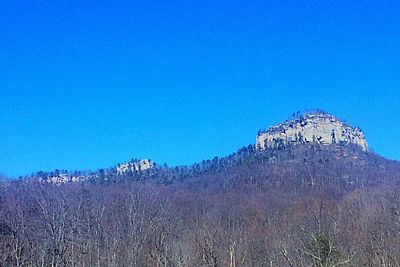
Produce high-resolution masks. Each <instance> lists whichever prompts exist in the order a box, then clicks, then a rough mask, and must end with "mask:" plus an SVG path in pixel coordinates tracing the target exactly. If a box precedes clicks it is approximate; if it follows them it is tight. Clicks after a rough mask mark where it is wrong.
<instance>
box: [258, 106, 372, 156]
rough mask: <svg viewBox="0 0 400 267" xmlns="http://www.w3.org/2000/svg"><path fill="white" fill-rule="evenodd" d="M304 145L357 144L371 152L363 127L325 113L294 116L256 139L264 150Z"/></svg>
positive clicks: (305, 113)
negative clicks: (351, 124)
mask: <svg viewBox="0 0 400 267" xmlns="http://www.w3.org/2000/svg"><path fill="white" fill-rule="evenodd" d="M302 143H318V144H323V145H329V144H340V145H349V144H355V145H358V146H360V147H361V148H362V149H363V150H364V151H368V143H367V141H366V140H365V136H364V133H363V132H362V131H361V129H360V128H358V127H352V126H350V125H348V124H347V123H345V122H344V121H342V120H340V119H338V118H337V117H335V116H333V115H331V114H329V113H327V112H325V111H322V110H312V111H305V112H302V113H300V112H297V113H294V114H293V115H292V117H291V118H290V119H288V120H287V121H285V122H283V123H280V124H277V125H275V126H272V127H271V128H269V129H268V130H266V131H261V132H260V133H259V134H258V135H257V139H256V145H257V148H258V149H260V150H265V149H267V148H277V147H282V146H287V145H296V144H302Z"/></svg>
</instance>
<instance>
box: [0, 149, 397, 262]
mask: <svg viewBox="0 0 400 267" xmlns="http://www.w3.org/2000/svg"><path fill="white" fill-rule="evenodd" d="M46 175H47V174H45V173H43V172H41V173H38V174H35V175H33V176H31V177H30V178H29V179H21V180H18V181H4V182H2V183H1V189H0V266H171V267H172V266H177V267H179V266H214V267H216V266H229V267H239V266H319V267H328V266H330V267H333V266H400V194H399V193H400V184H399V181H400V164H399V163H398V162H395V161H389V160H387V159H384V158H382V157H380V156H378V155H376V154H374V153H371V152H364V151H362V150H361V149H360V148H359V147H357V146H351V145H349V146H340V145H330V146H322V145H316V144H312V145H298V146H288V147H285V148H279V149H271V150H266V151H258V150H256V149H254V147H253V146H249V147H245V148H243V149H241V150H239V151H238V152H237V153H235V154H232V155H230V156H227V157H224V158H214V159H212V160H207V161H203V162H201V163H198V164H194V165H193V166H190V167H185V166H183V167H168V166H157V167H156V168H153V169H149V170H146V171H141V172H129V173H126V174H125V175H122V176H121V175H119V176H118V175H116V173H115V172H114V171H113V170H112V169H109V170H99V171H97V172H95V173H93V174H91V175H92V176H91V177H93V179H88V180H87V181H84V182H77V183H67V184H62V185H56V184H52V183H48V182H46V181H45V180H43V179H42V180H40V179H38V176H43V177H45V176H46Z"/></svg>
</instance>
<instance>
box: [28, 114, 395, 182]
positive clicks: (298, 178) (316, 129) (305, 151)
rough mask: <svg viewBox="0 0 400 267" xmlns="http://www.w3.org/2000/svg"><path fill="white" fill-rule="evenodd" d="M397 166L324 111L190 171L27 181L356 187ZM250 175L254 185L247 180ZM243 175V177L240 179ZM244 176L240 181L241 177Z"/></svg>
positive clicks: (389, 175) (385, 176)
mask: <svg viewBox="0 0 400 267" xmlns="http://www.w3.org/2000/svg"><path fill="white" fill-rule="evenodd" d="M398 165H399V164H398V163H397V162H393V161H390V160H386V159H384V158H382V157H380V156H379V155H376V154H375V153H373V152H370V151H369V149H368V143H367V141H366V139H365V136H364V133H363V132H362V130H361V129H360V128H358V127H353V126H350V125H349V124H347V123H345V122H344V121H342V120H340V119H338V118H336V117H335V116H333V115H331V114H329V113H327V112H325V111H321V110H315V111H308V112H304V113H299V112H298V113H296V114H294V115H293V116H292V117H291V118H290V119H288V120H286V121H285V122H283V123H279V124H277V125H274V126H272V127H270V128H269V129H268V130H264V131H259V132H258V134H257V137H256V144H254V145H248V146H245V147H243V148H241V149H239V150H238V151H237V152H235V153H233V154H231V155H228V156H226V157H222V158H218V157H215V158H213V159H210V160H203V161H202V162H199V163H195V164H193V165H191V166H176V167H167V166H165V165H157V164H156V163H155V162H154V161H152V160H149V159H141V160H139V159H133V160H131V161H129V162H124V163H120V164H117V165H116V166H115V167H111V168H108V169H101V170H98V171H94V172H68V171H60V170H56V171H54V172H50V173H46V172H38V173H36V174H34V175H32V176H29V177H26V179H27V180H39V181H42V182H49V183H54V184H63V183H70V182H78V183H98V182H101V183H103V182H106V183H109V182H113V183H116V182H118V183H119V182H124V181H146V182H151V183H156V184H164V185H166V184H172V183H174V184H175V183H177V182H178V183H179V186H182V185H185V186H186V185H190V186H191V188H195V187H196V186H194V184H197V185H199V184H201V186H202V187H204V186H206V187H214V188H216V189H217V188H220V187H221V186H220V187H219V186H218V185H221V183H222V181H223V183H224V185H223V186H222V187H225V188H229V187H242V188H247V187H249V186H250V184H251V183H253V184H252V186H253V187H254V186H258V187H259V188H278V187H284V188H293V185H296V186H297V188H307V187H309V186H311V187H321V186H323V187H325V188H326V187H327V186H328V187H329V186H330V187H331V188H333V185H335V186H334V187H335V188H336V187H338V186H339V187H340V188H341V189H343V188H354V187H358V186H364V185H372V184H379V183H382V182H383V181H388V180H393V179H397V178H398V175H397V173H400V172H398V170H399V168H398ZM247 173H251V177H252V179H250V180H252V182H250V181H249V179H248V178H246V179H242V178H241V177H244V176H245V175H246V174H247ZM239 174H241V175H243V176H240V175H239ZM238 176H239V177H238ZM249 183H250V184H249Z"/></svg>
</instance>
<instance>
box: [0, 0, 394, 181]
mask: <svg viewBox="0 0 400 267" xmlns="http://www.w3.org/2000/svg"><path fill="white" fill-rule="evenodd" d="M399 14H400V3H399V1H397V0H392V1H391V0H387V1H382V0H380V1H358V0H357V1H349V0H346V1H312V0H311V1H310V0H296V1H282V0H277V1H249V0H243V1H215V0H212V1H211V0H210V1H209V0H204V1H189V0H177V1H166V0H157V1H106V0H102V1H74V0H66V1H61V0H60V1H41V0H35V1H30V0H12V1H11V0H9V1H6V0H2V1H0V172H3V173H5V174H7V175H10V176H18V175H22V174H27V173H31V172H33V171H38V170H54V169H55V168H60V169H70V170H74V169H93V170H95V169H98V168H104V167H109V166H112V165H114V164H116V163H118V162H122V161H125V160H129V159H131V158H143V157H149V158H151V159H153V160H155V161H157V162H158V163H163V162H167V163H168V164H169V165H178V164H189V163H193V162H195V161H199V160H202V159H205V158H211V157H213V156H223V155H227V154H229V153H232V152H234V151H235V150H236V149H238V148H240V147H241V146H243V145H248V144H250V143H254V142H255V136H256V133H257V131H258V130H259V129H261V128H266V127H268V126H271V125H272V124H274V123H277V122H280V121H282V120H285V119H287V118H288V117H289V116H290V114H291V113H293V112H295V111H297V110H303V109H307V108H321V109H325V110H327V111H329V112H331V113H333V114H335V115H337V116H339V117H340V118H344V119H346V120H347V121H348V122H349V123H350V124H353V125H356V126H360V127H361V128H362V129H363V130H364V132H365V134H366V137H367V140H368V141H369V143H370V146H371V147H372V148H373V149H374V150H375V151H376V152H378V153H379V154H381V155H383V156H385V157H388V158H391V159H400V16H399Z"/></svg>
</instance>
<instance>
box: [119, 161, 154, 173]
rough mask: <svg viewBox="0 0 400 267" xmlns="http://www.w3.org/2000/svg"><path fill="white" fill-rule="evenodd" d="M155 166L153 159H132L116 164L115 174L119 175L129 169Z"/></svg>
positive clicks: (136, 169)
mask: <svg viewBox="0 0 400 267" xmlns="http://www.w3.org/2000/svg"><path fill="white" fill-rule="evenodd" d="M154 167H155V163H154V161H151V160H149V159H141V160H133V161H131V162H126V163H122V164H119V165H118V166H117V174H119V175H121V174H124V173H127V172H129V171H144V170H148V169H151V168H154Z"/></svg>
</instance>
